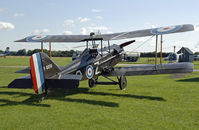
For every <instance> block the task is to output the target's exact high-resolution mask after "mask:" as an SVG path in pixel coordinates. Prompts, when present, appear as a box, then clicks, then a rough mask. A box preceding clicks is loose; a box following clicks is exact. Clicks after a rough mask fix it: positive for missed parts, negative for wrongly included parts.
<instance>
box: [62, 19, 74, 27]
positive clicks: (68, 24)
mask: <svg viewBox="0 0 199 130" xmlns="http://www.w3.org/2000/svg"><path fill="white" fill-rule="evenodd" d="M63 26H64V27H74V26H75V21H74V20H72V19H68V20H65V21H64V24H63Z"/></svg>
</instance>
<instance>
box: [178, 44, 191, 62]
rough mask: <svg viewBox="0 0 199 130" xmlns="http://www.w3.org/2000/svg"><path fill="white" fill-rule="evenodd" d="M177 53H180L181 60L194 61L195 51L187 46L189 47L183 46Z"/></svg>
mask: <svg viewBox="0 0 199 130" xmlns="http://www.w3.org/2000/svg"><path fill="white" fill-rule="evenodd" d="M177 54H179V55H180V56H179V62H193V60H194V56H193V52H192V51H191V50H190V49H189V48H187V47H182V48H181V49H180V50H179V51H178V52H177Z"/></svg>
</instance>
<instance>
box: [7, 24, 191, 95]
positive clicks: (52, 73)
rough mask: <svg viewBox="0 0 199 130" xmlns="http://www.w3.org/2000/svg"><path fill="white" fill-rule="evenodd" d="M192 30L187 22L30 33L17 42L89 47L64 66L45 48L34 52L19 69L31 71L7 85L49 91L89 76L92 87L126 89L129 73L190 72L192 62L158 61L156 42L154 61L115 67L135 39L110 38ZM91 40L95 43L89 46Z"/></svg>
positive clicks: (74, 84) (75, 86)
mask: <svg viewBox="0 0 199 130" xmlns="http://www.w3.org/2000/svg"><path fill="white" fill-rule="evenodd" d="M192 30H194V27H193V25H190V24H184V25H176V26H170V27H161V28H154V29H146V30H138V31H132V32H122V33H114V34H101V35H96V34H95V33H90V35H46V36H38V35H34V36H28V37H26V38H24V39H21V40H18V41H16V42H41V43H42V44H43V42H49V43H51V42H86V49H85V50H84V51H83V52H82V53H81V55H80V56H79V57H78V58H77V59H75V60H73V61H72V62H71V63H70V64H68V65H66V66H64V67H59V66H57V65H56V64H55V63H54V62H53V61H52V60H51V58H50V57H49V56H47V55H46V54H45V53H43V52H40V53H36V54H33V55H32V56H31V58H30V67H28V68H25V69H23V70H19V71H17V73H29V75H27V76H26V77H23V78H19V79H15V80H14V81H13V82H11V83H10V84H9V85H8V87H10V88H13V87H14V88H31V87H32V86H33V88H34V91H35V92H36V93H37V94H41V93H46V94H47V90H48V89H49V88H77V87H78V86H79V81H81V80H87V79H88V84H89V87H94V86H95V85H98V84H101V85H119V87H120V89H122V90H123V89H125V88H126V86H127V80H126V76H134V75H152V74H170V73H189V72H192V71H193V64H192V63H168V64H162V63H161V64H157V42H156V62H155V64H154V65H141V66H129V67H119V68H117V67H114V66H115V65H116V64H117V63H119V62H120V61H121V60H122V52H123V50H124V47H126V46H128V45H130V44H132V43H133V42H135V40H131V41H128V42H124V43H122V44H120V45H116V44H113V45H110V42H109V41H111V40H118V39H127V38H135V37H144V36H156V41H158V35H161V41H162V35H164V34H170V33H178V32H186V31H192ZM97 42H99V43H100V44H101V48H100V49H98V48H96V46H97V45H96V43H97ZM103 42H107V45H108V46H107V47H103ZM89 43H90V44H91V45H92V47H89ZM161 43H162V42H161ZM161 48H162V46H161ZM161 52H162V50H161ZM99 76H103V77H105V78H107V79H108V80H110V82H100V81H98V77H99ZM110 76H116V77H117V81H115V80H113V79H111V78H110Z"/></svg>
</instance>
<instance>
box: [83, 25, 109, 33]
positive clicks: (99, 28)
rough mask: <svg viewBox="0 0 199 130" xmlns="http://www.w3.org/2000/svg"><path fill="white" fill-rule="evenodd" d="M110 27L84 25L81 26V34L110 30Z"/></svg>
mask: <svg viewBox="0 0 199 130" xmlns="http://www.w3.org/2000/svg"><path fill="white" fill-rule="evenodd" d="M108 30H109V28H108V27H106V26H90V27H83V28H81V32H80V33H81V34H83V35H85V34H89V33H91V32H97V33H100V31H108Z"/></svg>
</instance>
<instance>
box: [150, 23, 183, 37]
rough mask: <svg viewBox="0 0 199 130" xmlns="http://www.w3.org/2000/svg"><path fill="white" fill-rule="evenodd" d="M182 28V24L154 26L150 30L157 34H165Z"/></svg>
mask: <svg viewBox="0 0 199 130" xmlns="http://www.w3.org/2000/svg"><path fill="white" fill-rule="evenodd" d="M181 28H182V25H177V26H170V27H161V28H155V29H152V30H151V33H152V34H155V35H159V34H167V33H172V32H176V31H178V30H180V29H181Z"/></svg>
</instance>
